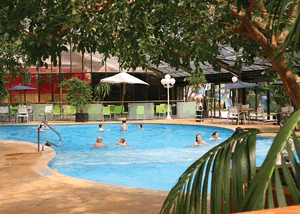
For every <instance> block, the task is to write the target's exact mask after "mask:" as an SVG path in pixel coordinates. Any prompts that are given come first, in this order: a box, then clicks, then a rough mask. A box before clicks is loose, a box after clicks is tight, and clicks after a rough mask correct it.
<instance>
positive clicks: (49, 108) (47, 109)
mask: <svg viewBox="0 0 300 214" xmlns="http://www.w3.org/2000/svg"><path fill="white" fill-rule="evenodd" d="M48 114H50V115H51V116H52V115H53V106H52V105H51V106H50V105H49V106H45V111H44V112H42V113H39V116H44V118H45V120H48V119H47V115H48Z"/></svg>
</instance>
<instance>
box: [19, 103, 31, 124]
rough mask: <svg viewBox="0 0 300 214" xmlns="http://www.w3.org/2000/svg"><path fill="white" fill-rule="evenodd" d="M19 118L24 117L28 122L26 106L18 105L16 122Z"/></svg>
mask: <svg viewBox="0 0 300 214" xmlns="http://www.w3.org/2000/svg"><path fill="white" fill-rule="evenodd" d="M19 118H26V121H27V123H28V122H29V114H28V111H27V108H26V106H19V107H18V112H17V122H19Z"/></svg>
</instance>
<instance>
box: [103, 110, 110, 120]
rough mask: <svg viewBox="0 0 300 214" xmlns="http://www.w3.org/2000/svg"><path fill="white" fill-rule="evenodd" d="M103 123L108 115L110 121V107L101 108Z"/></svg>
mask: <svg viewBox="0 0 300 214" xmlns="http://www.w3.org/2000/svg"><path fill="white" fill-rule="evenodd" d="M102 114H103V121H104V116H105V115H109V117H110V120H111V113H110V106H103V113H102Z"/></svg>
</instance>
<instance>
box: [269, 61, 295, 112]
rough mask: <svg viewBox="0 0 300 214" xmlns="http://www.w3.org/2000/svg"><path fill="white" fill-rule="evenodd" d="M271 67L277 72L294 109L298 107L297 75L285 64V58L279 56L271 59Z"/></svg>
mask: <svg viewBox="0 0 300 214" xmlns="http://www.w3.org/2000/svg"><path fill="white" fill-rule="evenodd" d="M272 67H273V68H274V69H275V70H276V71H277V72H278V74H279V75H280V78H281V80H282V82H283V85H284V87H285V93H286V94H287V95H288V96H289V97H290V98H291V100H292V102H293V104H294V105H295V107H296V109H298V108H300V82H299V79H300V78H299V76H297V75H295V74H294V73H293V72H292V71H291V70H290V69H289V68H288V67H287V65H286V60H285V59H284V58H280V59H278V60H277V61H276V59H273V60H272Z"/></svg>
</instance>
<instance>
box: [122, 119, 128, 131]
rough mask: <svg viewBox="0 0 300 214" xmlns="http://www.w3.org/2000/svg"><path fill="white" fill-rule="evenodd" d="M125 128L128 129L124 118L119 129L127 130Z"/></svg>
mask: <svg viewBox="0 0 300 214" xmlns="http://www.w3.org/2000/svg"><path fill="white" fill-rule="evenodd" d="M127 129H128V126H127V124H126V120H122V128H121V130H122V131H127Z"/></svg>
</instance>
